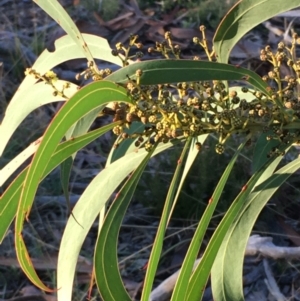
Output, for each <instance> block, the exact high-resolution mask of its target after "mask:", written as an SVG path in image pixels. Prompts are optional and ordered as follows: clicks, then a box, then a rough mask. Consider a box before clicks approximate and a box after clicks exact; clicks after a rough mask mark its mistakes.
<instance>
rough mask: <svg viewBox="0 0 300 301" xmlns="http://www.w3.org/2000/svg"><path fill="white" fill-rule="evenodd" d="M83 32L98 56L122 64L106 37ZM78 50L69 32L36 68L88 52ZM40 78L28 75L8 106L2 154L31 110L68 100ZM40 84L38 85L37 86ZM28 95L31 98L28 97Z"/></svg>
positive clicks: (41, 70)
mask: <svg viewBox="0 0 300 301" xmlns="http://www.w3.org/2000/svg"><path fill="white" fill-rule="evenodd" d="M82 35H83V37H84V39H85V41H86V43H87V44H88V46H89V49H90V50H91V53H92V55H93V57H94V58H96V59H101V60H104V61H108V62H111V63H113V64H116V65H121V64H122V62H121V60H120V59H119V58H117V57H115V56H113V55H112V54H111V48H110V46H109V44H108V42H107V40H106V39H103V38H101V37H97V36H93V35H89V34H82ZM77 50H78V46H77V44H76V43H75V42H74V41H73V40H72V38H71V37H70V36H67V35H66V36H63V37H61V38H59V39H58V40H56V41H55V51H53V52H49V51H48V50H47V49H46V50H44V51H43V53H42V54H41V55H40V56H39V57H38V59H37V60H36V61H35V63H34V65H33V66H32V69H34V70H36V71H37V72H39V73H40V74H42V75H43V74H45V73H46V72H47V71H49V70H51V69H52V68H53V67H55V66H57V65H59V64H61V63H64V62H66V61H68V60H73V59H77V58H83V57H84V55H83V54H82V53H81V52H79V51H77ZM36 82H37V79H35V78H34V76H31V75H27V76H26V77H25V79H24V80H23V82H22V83H21V85H20V86H19V88H18V90H17V91H16V93H15V94H14V96H13V98H12V99H11V101H10V103H9V105H8V107H7V110H6V115H5V116H4V119H3V121H2V124H1V125H0V136H1V137H2V139H1V143H0V155H1V154H2V153H3V150H4V148H5V146H6V144H7V142H8V140H9V138H10V137H11V135H12V133H13V131H14V130H15V129H16V128H17V126H18V125H19V124H20V123H21V121H22V120H23V119H24V118H25V117H26V116H27V115H28V114H29V113H30V112H32V111H33V110H34V109H35V108H37V107H39V106H41V105H43V104H46V103H50V102H54V101H62V100H64V99H62V98H61V97H59V96H56V97H54V96H53V89H52V88H51V87H50V86H47V85H45V84H44V83H38V84H36ZM59 82H62V83H64V81H58V83H59ZM37 85H38V88H37V87H36V86H37ZM55 85H56V84H55ZM70 85H71V88H70V89H66V90H65V94H66V95H67V96H68V97H71V96H72V95H73V94H74V93H75V92H77V86H76V85H74V84H72V83H70ZM57 88H58V89H60V90H61V88H62V85H60V84H58V86H57ZM35 95H36V96H35ZM40 95H43V96H44V97H43V98H42V99H41V97H40ZM27 99H28V101H26V100H27ZM16 107H17V110H16ZM21 107H22V108H23V107H24V110H23V109H20V108H21ZM19 116H20V117H19Z"/></svg>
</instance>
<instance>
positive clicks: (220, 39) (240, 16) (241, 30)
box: [213, 0, 299, 63]
mask: <svg viewBox="0 0 300 301" xmlns="http://www.w3.org/2000/svg"><path fill="white" fill-rule="evenodd" d="M298 6H299V1H298V0H289V1H282V0H241V1H239V2H238V3H237V4H236V5H234V6H233V7H232V8H231V10H230V11H229V12H228V13H227V14H226V16H225V17H224V18H223V20H222V21H221V23H220V25H219V27H218V28H217V31H216V33H215V36H214V39H213V45H214V50H215V52H216V55H217V59H218V61H219V62H222V63H227V62H228V58H229V55H230V52H231V50H232V48H233V47H234V45H235V44H236V43H237V42H238V41H239V40H240V39H241V38H242V37H243V36H244V35H245V33H247V32H248V31H249V30H251V29H252V28H253V27H255V26H256V25H259V24H260V23H262V22H263V21H265V20H268V19H270V18H272V17H274V16H276V15H277V14H279V13H282V12H285V11H287V10H290V9H293V8H296V7H298Z"/></svg>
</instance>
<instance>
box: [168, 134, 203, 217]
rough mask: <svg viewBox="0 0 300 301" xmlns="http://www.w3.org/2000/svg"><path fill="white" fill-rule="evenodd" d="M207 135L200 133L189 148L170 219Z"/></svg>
mask: <svg viewBox="0 0 300 301" xmlns="http://www.w3.org/2000/svg"><path fill="white" fill-rule="evenodd" d="M207 137H208V135H207V134H204V135H200V136H198V137H194V138H193V141H192V142H191V147H190V149H189V153H188V156H187V159H186V162H185V164H184V169H183V172H182V175H181V178H180V183H179V185H178V188H177V192H176V195H175V198H174V202H173V205H172V208H171V211H170V215H169V220H170V218H171V215H172V213H173V210H174V208H175V205H176V203H177V199H178V197H179V194H180V192H181V188H182V186H183V184H184V181H185V179H186V177H187V175H188V172H189V170H190V169H191V167H192V165H193V163H194V161H195V159H196V157H197V155H198V154H199V152H200V150H201V145H202V144H203V143H204V141H205V140H206V138H207ZM197 143H200V149H199V148H198V147H197V145H196V144H197Z"/></svg>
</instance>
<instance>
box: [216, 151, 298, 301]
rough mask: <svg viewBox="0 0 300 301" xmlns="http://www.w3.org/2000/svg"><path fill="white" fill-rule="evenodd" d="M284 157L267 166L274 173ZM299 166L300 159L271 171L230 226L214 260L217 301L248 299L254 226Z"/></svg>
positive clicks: (251, 194)
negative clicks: (245, 278)
mask: <svg viewBox="0 0 300 301" xmlns="http://www.w3.org/2000/svg"><path fill="white" fill-rule="evenodd" d="M281 159H282V157H279V158H276V160H274V161H273V162H272V164H271V165H269V167H268V168H267V169H270V172H271V173H273V171H274V169H275V167H276V166H278V164H279V162H280V161H281ZM299 167H300V162H299V159H297V160H295V161H293V162H291V163H289V164H287V165H286V166H284V167H283V168H281V169H280V170H278V171H277V172H276V173H275V174H273V175H271V174H270V175H269V177H268V178H267V179H266V180H265V181H263V180H261V178H260V179H259V180H258V181H257V183H256V184H257V186H256V187H255V188H254V189H253V191H252V192H251V193H250V195H249V197H248V198H247V201H246V202H247V206H245V207H244V208H243V210H242V211H241V213H240V216H239V217H238V218H237V220H236V222H235V223H233V224H232V226H231V227H230V229H229V231H228V234H227V235H226V238H225V239H224V241H223V244H222V247H221V249H220V252H219V254H218V256H217V258H216V261H215V263H214V267H213V269H212V288H213V293H214V298H215V299H216V301H221V300H222V301H224V300H228V301H229V300H244V297H243V286H242V272H243V262H244V253H245V248H246V245H247V242H248V238H249V236H250V233H251V230H252V228H253V225H254V223H255V221H256V220H257V218H258V215H259V213H260V212H261V210H262V209H263V208H264V206H265V205H266V203H267V202H268V201H269V199H270V198H271V197H272V195H273V194H274V193H275V191H276V190H277V189H278V188H279V187H280V186H281V185H282V183H284V182H285V181H286V180H287V179H288V177H289V176H290V175H292V173H293V172H295V171H296V170H297V169H298V168H299ZM262 177H264V174H263V175H262ZM264 178H265V177H264ZM259 183H260V184H259ZM233 262H234V265H233Z"/></svg>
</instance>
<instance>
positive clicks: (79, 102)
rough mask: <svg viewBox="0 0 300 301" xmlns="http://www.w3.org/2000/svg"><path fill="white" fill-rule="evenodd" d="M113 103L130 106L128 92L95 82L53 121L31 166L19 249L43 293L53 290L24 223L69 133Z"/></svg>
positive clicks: (17, 241) (23, 198) (20, 209)
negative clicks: (33, 255)
mask: <svg viewBox="0 0 300 301" xmlns="http://www.w3.org/2000/svg"><path fill="white" fill-rule="evenodd" d="M110 101H123V102H127V103H128V102H130V99H129V98H128V96H127V92H126V90H125V89H124V88H122V87H120V86H117V85H115V84H113V83H111V82H107V81H99V82H94V83H92V84H89V85H87V86H86V87H84V88H83V89H81V90H79V92H78V93H76V94H75V95H74V96H73V97H72V98H70V99H69V100H68V101H67V102H66V103H65V104H64V106H63V107H62V108H61V109H60V111H59V112H58V113H57V115H56V116H55V118H54V119H53V120H52V122H51V124H50V126H49V127H48V129H47V131H46V132H45V135H44V136H43V139H42V142H41V144H40V146H39V148H38V150H37V152H36V153H35V155H34V157H33V160H32V162H31V164H30V166H29V169H28V172H27V175H26V178H25V181H24V186H23V190H22V193H21V198H20V201H19V205H18V211H17V215H16V223H15V231H16V232H15V247H16V251H17V258H18V261H19V263H20V266H21V268H22V269H23V271H24V272H25V274H26V275H27V276H28V278H29V279H30V280H31V281H32V282H33V283H34V284H35V285H36V286H38V287H40V288H41V289H43V290H49V289H48V288H47V287H46V286H45V285H44V284H43V283H42V282H41V281H40V279H39V278H38V276H37V274H36V272H35V270H34V267H33V265H32V263H31V261H30V258H29V255H28V252H27V249H26V246H25V243H24V240H23V237H22V229H23V223H24V220H25V219H27V218H28V216H29V213H30V209H31V206H32V203H33V199H34V196H35V193H36V190H37V187H38V184H39V181H40V178H41V177H42V175H43V173H44V170H45V168H46V166H47V164H48V163H49V160H50V158H51V156H52V154H53V152H54V151H55V149H56V147H57V145H58V143H59V142H60V140H61V139H62V137H63V136H64V134H65V133H66V131H67V129H68V128H70V127H71V126H72V125H73V124H74V123H75V122H77V121H78V120H79V119H81V118H82V117H83V116H84V115H85V114H87V113H89V112H91V111H92V110H94V109H95V108H97V107H99V106H101V105H103V104H104V103H107V102H110Z"/></svg>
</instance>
